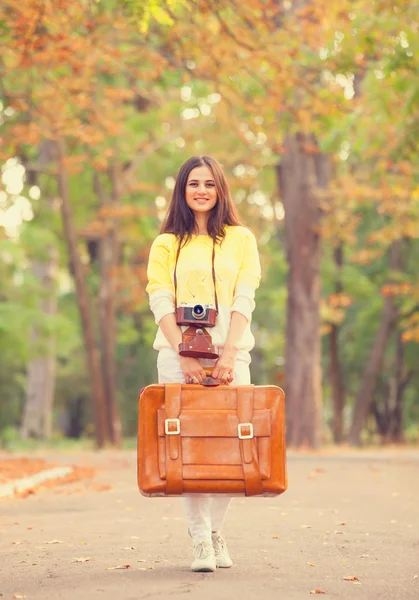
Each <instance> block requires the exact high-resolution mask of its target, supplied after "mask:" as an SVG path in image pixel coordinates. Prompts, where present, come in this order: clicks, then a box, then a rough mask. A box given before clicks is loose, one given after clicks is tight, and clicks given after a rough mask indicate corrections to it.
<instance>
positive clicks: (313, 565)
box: [307, 562, 316, 567]
mask: <svg viewBox="0 0 419 600" xmlns="http://www.w3.org/2000/svg"><path fill="white" fill-rule="evenodd" d="M307 564H308V566H309V567H315V566H316V565H315V564H314V563H309V562H308V563H307Z"/></svg>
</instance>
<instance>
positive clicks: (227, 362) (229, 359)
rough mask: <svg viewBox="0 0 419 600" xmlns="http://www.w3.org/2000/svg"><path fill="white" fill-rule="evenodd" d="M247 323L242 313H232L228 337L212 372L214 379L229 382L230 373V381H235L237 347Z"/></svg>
mask: <svg viewBox="0 0 419 600" xmlns="http://www.w3.org/2000/svg"><path fill="white" fill-rule="evenodd" d="M247 323H248V321H247V318H246V317H245V316H244V315H242V314H241V313H239V312H236V311H234V312H232V313H231V320H230V328H229V330H228V336H227V339H226V342H225V344H224V348H223V351H222V353H221V356H220V358H219V359H218V360H217V362H216V365H215V367H214V370H213V372H212V377H214V379H220V380H223V381H227V375H228V373H231V377H232V379H231V380H230V381H232V380H233V377H234V364H235V362H236V356H237V345H238V343H239V342H240V340H241V338H242V336H243V333H244V331H245V329H246V326H247Z"/></svg>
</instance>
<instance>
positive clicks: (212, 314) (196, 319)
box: [176, 303, 217, 327]
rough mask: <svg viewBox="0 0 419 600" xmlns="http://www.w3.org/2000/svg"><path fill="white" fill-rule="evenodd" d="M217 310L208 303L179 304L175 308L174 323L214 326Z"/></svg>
mask: <svg viewBox="0 0 419 600" xmlns="http://www.w3.org/2000/svg"><path fill="white" fill-rule="evenodd" d="M216 318H217V311H216V309H215V308H212V307H211V306H210V305H208V304H198V303H197V304H181V305H180V306H178V307H177V308H176V323H177V324H178V325H187V326H192V327H215V320H216Z"/></svg>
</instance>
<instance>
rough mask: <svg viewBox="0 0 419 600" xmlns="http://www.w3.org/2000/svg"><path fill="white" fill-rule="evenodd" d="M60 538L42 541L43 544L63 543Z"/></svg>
mask: <svg viewBox="0 0 419 600" xmlns="http://www.w3.org/2000/svg"><path fill="white" fill-rule="evenodd" d="M63 543H64V542H62V541H61V540H50V541H49V542H44V544H63Z"/></svg>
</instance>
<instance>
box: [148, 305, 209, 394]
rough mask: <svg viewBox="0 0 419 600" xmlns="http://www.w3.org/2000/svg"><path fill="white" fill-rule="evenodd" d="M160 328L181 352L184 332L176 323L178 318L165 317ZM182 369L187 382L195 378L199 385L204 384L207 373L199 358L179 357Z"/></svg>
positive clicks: (173, 346)
mask: <svg viewBox="0 0 419 600" xmlns="http://www.w3.org/2000/svg"><path fill="white" fill-rule="evenodd" d="M159 326H160V329H161V331H162V332H163V335H164V336H165V338H166V339H167V340H168V342H169V344H170V345H171V346H172V348H173V349H174V350H176V352H178V351H179V344H180V343H181V341H182V330H181V328H180V327H179V325H178V324H177V323H176V317H175V315H174V314H173V313H170V314H168V315H165V316H164V317H163V318H162V319H160V321H159ZM179 362H180V368H181V369H182V373H183V375H184V376H185V381H186V382H187V381H188V379H189V377H194V378H195V379H196V380H197V381H198V383H202V382H203V380H204V379H205V377H206V374H205V371H204V369H203V367H202V365H201V363H200V362H199V360H198V359H197V358H191V357H188V356H179Z"/></svg>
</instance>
